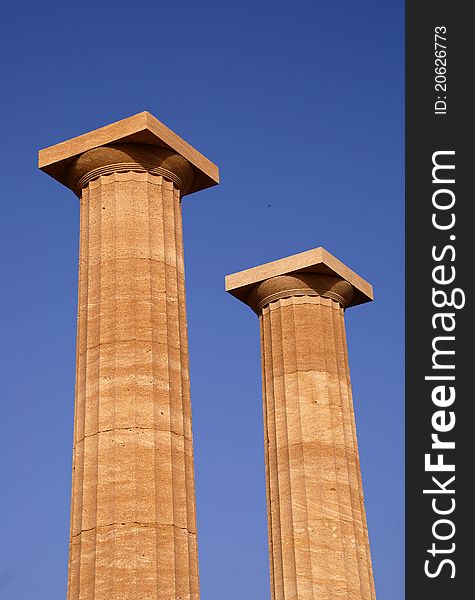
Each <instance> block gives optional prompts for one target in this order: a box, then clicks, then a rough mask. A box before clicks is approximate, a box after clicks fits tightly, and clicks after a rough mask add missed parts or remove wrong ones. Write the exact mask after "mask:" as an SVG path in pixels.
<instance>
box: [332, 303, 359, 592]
mask: <svg viewBox="0 0 475 600" xmlns="http://www.w3.org/2000/svg"><path fill="white" fill-rule="evenodd" d="M330 302H331V306H330V310H329V317H330V319H329V321H330V324H329V329H330V331H329V332H328V335H326V336H325V339H326V340H327V344H328V352H327V355H328V357H329V359H331V360H332V363H333V364H332V367H334V369H335V370H336V376H337V382H338V388H337V389H335V390H334V392H333V393H334V394H335V396H336V398H338V402H337V405H338V407H339V411H338V412H339V423H340V427H339V428H338V431H339V433H340V435H341V438H342V442H343V443H342V447H343V450H344V459H343V465H342V467H345V469H344V470H343V468H342V469H341V470H342V471H343V473H342V475H343V476H344V477H345V484H347V485H348V490H347V491H346V486H345V487H344V488H343V496H344V498H345V514H344V515H343V516H344V521H348V522H349V523H350V529H351V530H352V531H353V538H351V537H350V538H349V537H348V534H347V532H346V526H345V532H344V533H343V532H342V533H343V535H342V543H343V549H344V555H343V556H344V569H345V573H346V585H347V588H348V586H351V585H352V583H353V581H354V580H355V578H354V568H353V572H352V571H351V565H350V564H349V563H350V562H351V556H352V555H354V556H355V559H356V547H357V534H356V528H355V520H356V519H357V518H358V515H357V513H356V512H355V510H354V500H353V492H352V489H353V486H352V477H351V460H350V458H349V456H348V452H349V451H352V450H353V449H352V448H351V446H350V445H349V443H348V439H347V435H346V426H345V406H344V404H343V402H344V400H343V395H342V393H341V385H342V378H341V372H340V361H339V357H338V347H337V330H336V326H335V314H337V315H338V316H339V311H342V310H343V309H342V308H341V307H340V305H339V304H338V305H337V307H338V308H335V306H334V305H335V304H336V302H335V301H333V300H331V301H330ZM338 316H337V318H338ZM347 509H349V510H350V514H346V511H347ZM357 567H358V565H357V563H356V568H357ZM358 581H359V587H360V593H361V597H362V598H364V597H365V596H364V591H363V589H362V587H361V580H360V578H359V573H358Z"/></svg>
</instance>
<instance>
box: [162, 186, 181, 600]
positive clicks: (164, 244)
mask: <svg viewBox="0 0 475 600" xmlns="http://www.w3.org/2000/svg"><path fill="white" fill-rule="evenodd" d="M164 183H165V182H164V181H163V180H162V187H161V192H162V193H161V199H160V203H161V207H162V219H161V223H162V240H161V241H162V248H163V263H162V264H163V279H164V282H165V294H164V308H165V336H166V348H165V352H166V365H167V366H166V374H167V384H168V414H169V423H170V424H169V429H170V436H169V439H168V440H167V443H168V442H169V444H170V445H169V452H170V477H171V482H170V484H171V485H170V488H171V489H170V497H171V498H170V499H171V515H172V525H173V522H174V519H175V477H174V469H173V440H172V435H173V434H172V431H173V386H172V380H171V370H170V311H169V307H168V305H169V292H170V287H169V284H168V270H167V231H166V228H165V214H166V209H165V186H164ZM171 529H172V531H171V534H172V537H173V544H171V551H172V554H173V566H174V571H173V580H172V589H173V594H174V595H175V596H176V595H177V593H178V590H177V584H176V565H177V557H176V536H175V528H174V527H173V526H172V528H171ZM159 551H160V548H159Z"/></svg>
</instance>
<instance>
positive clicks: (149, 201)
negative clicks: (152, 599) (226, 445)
mask: <svg viewBox="0 0 475 600" xmlns="http://www.w3.org/2000/svg"><path fill="white" fill-rule="evenodd" d="M157 183H158V182H157ZM156 188H158V189H159V191H160V192H161V189H162V188H161V185H157V186H155V189H156ZM152 189H153V188H152ZM152 189H151V188H150V184H149V183H148V182H147V221H148V232H147V233H148V276H149V281H148V285H149V294H150V340H151V347H150V355H151V356H150V360H151V365H150V377H151V378H152V389H151V394H152V411H153V427H154V430H155V431H157V430H158V422H157V417H158V415H157V412H158V410H159V408H158V403H157V402H156V394H155V327H154V326H153V313H154V300H155V294H154V286H153V271H152V264H153V263H152V259H153V257H152V208H151V204H152V202H153V199H154V194H153V193H152ZM157 470H158V465H157V438H156V435H154V452H153V472H154V474H155V477H154V478H153V491H154V496H155V501H154V512H155V521H156V523H157V525H156V527H155V531H154V533H155V548H158V527H159V522H160V521H159V515H158V502H157V498H158V489H157V484H158V478H157V477H156V473H157ZM154 567H155V586H156V587H158V576H159V573H158V560H157V555H156V554H155V557H154Z"/></svg>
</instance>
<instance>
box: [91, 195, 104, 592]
mask: <svg viewBox="0 0 475 600" xmlns="http://www.w3.org/2000/svg"><path fill="white" fill-rule="evenodd" d="M97 195H98V198H97V200H96V203H97V215H98V216H97V222H98V223H97V228H98V235H99V239H98V246H99V247H98V256H99V261H98V268H97V271H98V274H97V279H98V281H97V290H98V298H97V340H98V344H99V345H98V347H97V376H96V377H97V378H96V382H97V383H96V394H95V398H93V405H94V406H95V408H96V411H95V417H96V427H95V430H94V431H99V429H100V409H101V299H102V263H101V261H100V257H101V248H102V234H103V232H102V195H101V194H99V193H98V194H97ZM93 439H94V443H95V450H96V456H95V463H96V478H95V482H96V485H95V487H94V503H93V509H94V529H93V532H92V537H93V540H94V549H96V548H97V497H98V491H99V442H100V441H99V434H98V435H95V436H93ZM92 565H93V568H92V593H91V598H94V596H95V590H96V581H97V578H96V568H97V552H96V551H95V552H94V560H93V562H92Z"/></svg>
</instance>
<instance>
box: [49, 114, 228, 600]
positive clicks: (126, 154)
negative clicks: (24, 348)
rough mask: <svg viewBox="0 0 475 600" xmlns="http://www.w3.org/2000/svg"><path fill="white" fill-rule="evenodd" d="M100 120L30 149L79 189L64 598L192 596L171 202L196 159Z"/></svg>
mask: <svg viewBox="0 0 475 600" xmlns="http://www.w3.org/2000/svg"><path fill="white" fill-rule="evenodd" d="M131 119H132V121H133V122H132V126H133V127H135V125H136V123H135V121H134V119H135V118H134V117H132V118H131ZM126 121H127V120H126ZM116 125H117V126H118V127H116ZM130 126H131V124H130V123H129V124H127V123H125V125H124V122H121V123H119V124H115V125H114V126H108V127H109V128H112V130H114V131H116V130H118V132H119V133H117V131H116V133H117V135H118V136H119V138H121V136H122V135H123V133H124V128H125V130H128V129H127V128H129V129H130ZM162 127H164V126H162ZM103 129H106V130H107V131H109V130H108V128H103ZM101 131H102V130H98V132H92V133H91V134H86V135H85V136H80V138H76V140H70V141H69V142H64V143H63V144H59V145H58V147H59V150H58V147H53V149H47V150H45V151H42V156H43V161H44V163H45V164H46V163H47V160H46V158H47V159H48V160H50V159H51V157H53V158H54V160H56V161H57V163H54V162H53V163H52V164H51V160H50V162H49V163H47V164H48V165H49V167H48V168H49V169H52V171H51V173H52V174H54V173H56V174H58V173H61V176H60V177H58V179H59V180H60V181H62V182H63V183H66V184H67V185H69V186H70V187H71V188H72V189H73V190H75V191H76V193H78V194H79V195H80V220H81V224H80V259H79V298H78V330H77V370H76V400H75V426H74V450H73V483H72V503H71V537H70V555H69V581H68V600H112V599H113V600H172V599H173V600H178V599H180V600H198V599H199V583H198V556H197V539H196V516H195V491H194V474H193V445H192V430H191V406H190V392H189V369H188V340H187V323H186V306H185V283H184V260H183V240H182V222H181V207H180V200H181V196H182V195H183V193H186V192H187V191H190V190H193V185H196V176H197V175H196V174H197V169H198V167H199V165H198V166H197V164H194V165H192V164H191V163H190V162H189V161H188V159H186V158H184V157H183V156H182V155H180V154H178V153H177V152H176V149H175V151H173V150H170V145H168V148H167V149H164V148H162V147H161V146H159V145H157V146H154V145H153V144H152V143H148V142H147V143H146V144H143V143H139V144H134V143H130V140H127V143H125V144H124V143H119V144H117V143H115V141H116V140H114V139H108V142H110V145H108V146H103V147H97V143H99V144H100V142H101V140H102V138H103V137H104V132H103V131H102V133H101ZM106 133H107V132H106ZM101 136H102V137H101ZM173 136H174V134H173V135H171V132H170V135H169V137H168V138H167V139H168V140H169V141H170V139H172V140H174V141H175V144H176V145H177V146H180V143H181V142H183V141H182V140H181V142H180V143H177V142H176V140H175V138H176V136H175V138H173ZM109 137H110V136H109ZM165 137H166V136H165ZM177 139H178V140H179V138H177ZM140 141H141V142H142V141H143V140H140ZM149 142H150V140H149ZM183 144H186V143H185V142H183ZM194 152H196V151H194ZM189 154H190V153H188V156H189ZM196 154H198V153H196ZM199 156H201V155H199ZM45 157H46V158H45ZM201 158H202V161H201V163H200V164H201V165H203V164H205V166H207V168H208V175H206V177H208V176H209V172H212V171H213V169H211V168H210V167H209V165H211V163H209V161H207V162H206V159H205V158H204V157H201ZM200 160H201V159H200ZM196 162H197V163H199V161H196ZM207 163H209V165H208V164H207ZM55 165H56V167H58V165H59V167H58V168H56V167H55ZM212 167H213V168H214V169H215V175H216V181H217V169H216V168H215V167H214V165H212ZM202 175H203V174H202ZM203 176H204V175H203ZM198 179H199V175H198ZM193 182H195V183H193ZM204 187H206V186H204ZM197 189H198V188H196V189H194V191H197Z"/></svg>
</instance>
